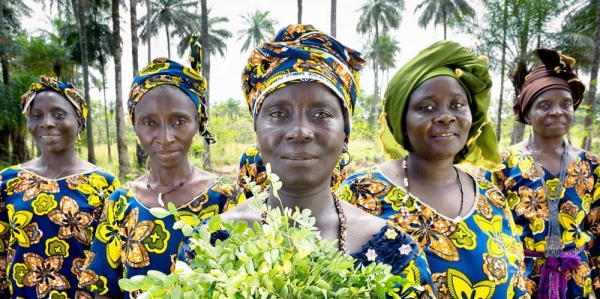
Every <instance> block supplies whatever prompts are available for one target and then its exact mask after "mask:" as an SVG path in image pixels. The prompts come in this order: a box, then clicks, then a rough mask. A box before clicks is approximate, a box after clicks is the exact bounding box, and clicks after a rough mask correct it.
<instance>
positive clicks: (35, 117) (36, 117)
mask: <svg viewBox="0 0 600 299" xmlns="http://www.w3.org/2000/svg"><path fill="white" fill-rule="evenodd" d="M40 116H41V115H40V114H39V113H37V112H35V113H29V118H33V119H38V118H40Z"/></svg>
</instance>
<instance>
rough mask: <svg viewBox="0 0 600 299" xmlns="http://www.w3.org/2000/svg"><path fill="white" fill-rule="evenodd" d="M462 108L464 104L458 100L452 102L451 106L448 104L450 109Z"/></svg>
mask: <svg viewBox="0 0 600 299" xmlns="http://www.w3.org/2000/svg"><path fill="white" fill-rule="evenodd" d="M464 106H465V103H464V102H463V101H460V100H457V101H453V102H452V104H450V107H452V108H463V107H464Z"/></svg>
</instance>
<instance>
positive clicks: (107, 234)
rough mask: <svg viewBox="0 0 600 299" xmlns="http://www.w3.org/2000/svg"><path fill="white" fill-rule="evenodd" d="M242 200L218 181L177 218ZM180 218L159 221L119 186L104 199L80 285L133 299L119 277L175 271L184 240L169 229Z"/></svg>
mask: <svg viewBox="0 0 600 299" xmlns="http://www.w3.org/2000/svg"><path fill="white" fill-rule="evenodd" d="M244 200H245V197H244V195H243V193H242V192H241V190H240V188H239V187H238V186H237V184H233V183H231V181H230V180H229V179H227V178H223V177H221V178H218V179H216V180H215V181H214V182H213V183H212V184H211V185H210V186H209V187H208V188H206V189H205V190H203V191H202V192H201V193H200V194H198V195H197V196H196V197H195V198H194V199H192V200H191V201H190V202H188V203H186V204H184V205H183V206H180V207H179V208H178V209H177V210H178V211H179V215H180V216H179V217H186V216H191V215H197V216H198V217H200V219H204V218H206V217H211V216H214V215H217V214H220V213H223V212H225V211H227V210H228V209H230V208H232V207H234V206H236V205H237V204H238V203H240V202H242V201H244ZM179 217H177V219H176V217H174V216H172V215H169V216H167V217H165V218H162V219H159V218H157V217H155V216H154V215H152V214H151V213H150V209H149V208H148V207H146V206H145V205H143V204H141V203H140V202H139V201H138V199H137V198H136V197H135V194H134V193H133V191H132V190H131V186H130V185H129V184H126V185H124V186H123V187H121V188H119V189H118V190H117V191H115V193H113V194H112V195H111V196H110V197H109V198H108V200H107V201H106V204H105V207H104V211H103V212H102V218H101V223H100V225H99V226H98V229H97V230H96V235H95V237H94V243H93V244H92V249H91V251H90V252H89V254H88V257H87V260H86V265H85V267H84V270H83V271H82V275H81V276H80V285H81V286H82V287H85V288H86V289H88V290H90V291H92V292H94V293H98V294H100V295H108V296H111V297H114V298H136V297H137V295H138V294H137V293H129V292H125V293H123V292H122V290H121V289H120V288H119V284H118V282H119V279H121V278H124V277H127V278H131V277H133V276H136V275H145V274H146V273H147V272H148V270H156V271H160V272H163V273H167V274H168V273H170V272H171V271H172V270H173V269H174V267H175V261H176V259H177V254H178V252H179V249H180V247H181V240H182V239H183V233H182V232H181V230H176V229H173V224H174V223H175V222H176V221H177V220H179V219H180V218H179Z"/></svg>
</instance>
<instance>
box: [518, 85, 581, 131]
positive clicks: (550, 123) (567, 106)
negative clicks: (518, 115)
mask: <svg viewBox="0 0 600 299" xmlns="http://www.w3.org/2000/svg"><path fill="white" fill-rule="evenodd" d="M573 113H574V110H573V98H572V96H571V93H570V92H568V91H566V90H562V89H550V90H547V91H545V92H543V93H542V94H540V95H539V96H538V97H537V98H536V99H535V100H534V101H533V103H532V104H531V108H529V111H528V112H527V115H526V116H525V120H526V121H527V122H528V123H530V124H531V126H532V128H533V132H534V134H535V135H536V136H539V137H543V138H562V137H563V136H564V135H566V134H567V133H568V132H569V129H570V128H571V125H572V124H573Z"/></svg>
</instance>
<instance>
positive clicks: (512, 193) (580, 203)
mask: <svg viewBox="0 0 600 299" xmlns="http://www.w3.org/2000/svg"><path fill="white" fill-rule="evenodd" d="M537 55H538V57H539V58H540V60H541V61H542V62H543V65H541V66H538V67H536V68H535V69H534V70H533V71H532V72H531V74H530V75H529V76H527V77H526V79H525V84H524V86H523V91H522V92H521V94H520V95H519V97H518V98H517V101H516V103H515V105H514V107H513V110H514V112H515V114H516V120H517V121H519V122H521V123H524V124H528V125H530V126H531V129H532V133H531V137H530V138H529V140H527V141H523V142H521V143H518V144H515V145H513V146H511V147H509V148H507V149H506V150H504V151H503V152H502V153H501V157H502V160H503V163H504V165H505V166H506V167H505V169H504V170H501V171H498V172H495V173H487V177H488V178H491V180H492V182H494V183H495V184H496V185H497V186H498V187H499V188H500V189H501V190H502V191H503V192H504V194H505V196H506V198H507V201H508V204H509V207H510V208H511V210H512V212H513V216H514V219H515V223H516V224H517V230H518V231H519V232H520V233H521V240H522V242H523V247H524V249H525V265H526V269H525V276H526V285H527V290H528V292H529V293H530V294H531V295H532V297H537V298H588V297H589V296H590V294H593V293H594V289H598V288H600V281H599V280H598V275H597V270H596V269H595V266H594V264H595V261H597V260H598V256H599V255H600V252H599V250H598V249H600V244H596V245H593V244H594V243H595V242H594V240H595V238H596V237H597V236H598V234H599V233H600V229H599V227H598V223H599V222H600V200H598V199H600V194H598V189H599V188H598V187H599V186H600V181H599V178H598V176H599V175H600V167H598V163H599V160H598V157H597V156H596V155H594V154H592V153H590V152H587V151H584V150H581V149H579V148H577V147H575V146H574V145H572V144H571V143H569V142H568V141H567V140H565V137H566V135H567V133H568V132H569V129H570V128H571V125H572V124H573V116H574V111H575V109H577V107H578V106H579V104H581V100H582V98H583V92H584V90H585V86H584V85H583V84H582V83H581V81H580V80H579V78H578V77H577V74H575V72H573V69H572V66H573V64H574V63H575V59H573V58H571V57H568V56H565V55H562V54H561V53H560V52H557V51H554V50H547V49H538V50H537Z"/></svg>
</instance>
